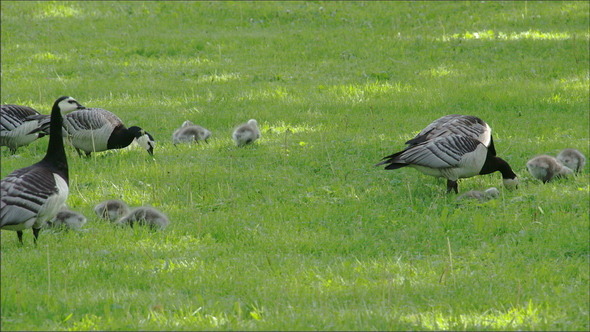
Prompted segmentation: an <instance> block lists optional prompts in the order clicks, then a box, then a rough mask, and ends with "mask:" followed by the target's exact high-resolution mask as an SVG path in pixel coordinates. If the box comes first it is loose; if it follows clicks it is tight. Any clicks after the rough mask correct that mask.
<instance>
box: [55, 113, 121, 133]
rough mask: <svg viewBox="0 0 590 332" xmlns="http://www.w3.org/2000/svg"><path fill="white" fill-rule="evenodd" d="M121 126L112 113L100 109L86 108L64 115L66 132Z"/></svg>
mask: <svg viewBox="0 0 590 332" xmlns="http://www.w3.org/2000/svg"><path fill="white" fill-rule="evenodd" d="M119 124H121V120H120V119H119V118H118V117H117V116H116V115H114V114H113V113H111V112H109V111H107V110H103V109H101V108H86V109H82V110H78V111H74V112H71V113H68V114H66V116H65V118H64V125H65V127H66V129H67V130H68V132H72V131H81V130H94V129H98V128H102V127H104V126H108V125H113V126H112V127H113V128H114V127H116V126H117V125H119Z"/></svg>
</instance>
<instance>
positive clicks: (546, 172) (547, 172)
mask: <svg viewBox="0 0 590 332" xmlns="http://www.w3.org/2000/svg"><path fill="white" fill-rule="evenodd" d="M526 168H527V169H528V171H529V173H531V175H532V176H534V177H535V178H537V179H539V180H541V181H543V183H547V182H549V181H551V180H552V179H554V178H565V177H567V176H569V175H570V174H572V173H573V171H572V169H570V168H569V167H567V166H564V165H563V164H562V163H561V162H560V161H559V160H557V159H556V158H554V157H552V156H548V155H545V154H544V155H540V156H536V157H533V158H531V159H530V160H529V161H527V163H526Z"/></svg>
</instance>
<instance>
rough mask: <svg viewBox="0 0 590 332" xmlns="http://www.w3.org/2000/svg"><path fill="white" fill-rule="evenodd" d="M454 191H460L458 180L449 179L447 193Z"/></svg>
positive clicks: (456, 192)
mask: <svg viewBox="0 0 590 332" xmlns="http://www.w3.org/2000/svg"><path fill="white" fill-rule="evenodd" d="M451 191H454V192H455V194H458V193H459V188H458V186H457V181H453V180H447V193H450V192H451Z"/></svg>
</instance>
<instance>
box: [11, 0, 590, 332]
mask: <svg viewBox="0 0 590 332" xmlns="http://www.w3.org/2000/svg"><path fill="white" fill-rule="evenodd" d="M588 12H589V4H588V3H587V2H436V3H434V2H334V3H333V2H11V1H2V17H1V19H2V30H1V37H2V38H1V46H2V47H1V52H2V53H1V55H2V77H1V83H2V90H1V99H2V100H1V101H2V103H3V104H5V103H13V104H24V105H29V106H32V107H35V108H37V109H38V110H39V111H41V112H42V113H49V109H50V107H51V104H52V102H53V101H54V100H55V99H56V98H57V97H59V96H61V95H70V96H73V97H75V98H76V99H77V100H78V101H80V102H81V103H82V104H84V105H86V106H89V107H102V108H105V109H108V110H111V111H113V112H115V113H116V114H118V115H119V116H120V117H121V118H122V119H123V120H124V121H125V123H126V124H128V125H140V126H141V127H143V128H144V129H146V130H147V131H149V132H150V133H151V134H152V135H154V137H155V138H156V139H157V140H158V145H157V147H156V150H155V155H154V157H153V158H152V157H150V156H149V155H148V154H147V153H146V152H145V151H141V150H140V149H139V148H138V147H131V148H128V149H124V150H117V151H110V152H105V153H98V154H96V155H95V156H93V157H92V158H90V159H81V158H79V157H78V156H77V155H76V153H75V152H74V150H73V149H68V150H67V152H68V157H69V164H70V196H69V198H68V204H69V206H70V207H71V208H73V209H74V210H77V211H80V212H82V213H83V214H85V215H86V216H87V217H88V218H89V222H88V224H87V225H86V227H85V228H86V231H85V232H54V231H49V230H47V231H43V232H42V233H41V235H40V241H39V245H38V246H34V245H33V243H32V235H31V232H30V231H27V232H25V236H24V240H25V245H24V246H20V245H19V244H18V242H17V239H16V235H15V234H14V232H9V231H3V232H1V240H2V252H1V254H2V256H1V257H2V265H1V281H2V283H1V287H2V289H1V290H2V292H1V309H0V310H1V318H2V319H1V329H2V330H3V331H8V330H443V329H446V330H588V329H589V328H590V326H589V323H588V318H589V312H590V304H589V300H588V299H589V298H590V297H589V295H590V294H589V291H588V286H589V258H590V251H589V242H590V241H589V235H588V234H589V233H588V231H589V225H590V223H589V217H588V212H589V211H588V210H589V209H588V199H589V193H590V186H589V176H588V166H587V167H586V169H585V170H584V172H583V173H582V174H580V175H578V176H576V177H574V178H571V179H567V180H561V181H557V182H553V183H549V184H547V185H543V184H542V183H541V182H540V181H536V180H534V179H531V178H530V176H529V175H528V173H527V171H526V168H525V163H526V161H527V160H528V159H529V158H530V157H532V156H534V155H537V154H541V153H549V154H554V155H555V154H556V153H557V152H558V151H559V150H561V149H563V148H566V147H574V148H577V149H579V150H581V151H582V152H583V153H584V154H585V155H586V156H590V147H589V142H590V140H589V137H590V134H589V109H590V105H589V99H588V94H589V92H588V91H589V71H588V64H589V54H588V47H589V39H590V34H589V32H588V24H589V17H588ZM451 113H460V114H461V113H462V114H472V115H477V116H480V117H481V118H483V119H484V120H486V121H487V122H488V123H489V124H490V125H491V126H492V128H493V129H494V140H495V142H496V148H497V150H498V153H499V155H500V156H501V157H503V158H504V159H506V160H507V161H508V162H509V163H510V164H511V165H512V167H513V168H514V170H515V172H516V173H517V174H519V176H520V179H521V185H520V188H519V189H518V190H517V191H512V192H511V191H505V190H504V189H503V188H500V187H501V180H500V175H499V174H492V175H487V176H480V177H475V178H471V179H466V180H462V181H461V182H460V183H459V190H460V191H461V192H465V191H468V190H471V189H483V188H487V187H490V186H496V187H498V188H499V189H500V190H501V197H500V198H499V199H497V200H494V201H490V202H487V203H484V204H477V203H467V204H457V203H456V202H455V199H454V196H453V195H447V194H445V193H444V190H445V187H446V186H445V183H444V181H440V180H437V179H433V178H431V177H427V176H424V175H422V174H420V173H418V172H417V171H415V170H412V169H402V170H398V171H392V172H389V171H384V170H382V169H381V168H375V167H373V165H374V164H375V163H377V162H378V161H379V160H380V158H382V157H383V156H385V155H387V154H390V153H392V152H395V151H398V150H400V149H401V148H403V142H404V141H406V140H407V139H409V138H411V137H412V136H413V135H414V134H415V133H417V132H418V131H419V130H420V129H422V128H423V127H424V126H426V125H427V124H428V123H430V122H431V121H432V120H434V119H436V118H438V117H440V116H442V115H446V114H451ZM250 118H255V119H257V120H258V121H259V123H260V125H261V129H262V135H263V136H262V138H261V139H260V140H259V141H258V142H257V143H256V144H255V145H253V146H249V147H246V148H241V149H240V148H236V147H235V146H234V145H233V143H232V141H231V138H230V134H231V130H232V128H233V127H234V126H235V125H237V124H239V123H242V122H245V121H247V120H248V119H250ZM187 119H188V120H191V121H193V122H195V123H196V124H199V125H202V126H204V127H206V128H208V129H210V130H211V131H212V132H213V137H212V138H211V139H210V144H201V145H194V146H188V145H184V146H177V147H174V146H173V145H172V141H171V135H172V132H173V131H174V129H175V128H177V127H179V126H180V125H181V124H182V122H183V121H184V120H187ZM46 144H47V140H46V139H41V140H38V141H36V142H34V143H33V144H31V145H30V146H28V147H23V148H20V149H19V151H18V153H17V154H16V155H15V156H12V155H11V154H10V153H9V151H8V150H7V149H4V148H3V149H2V151H1V153H2V164H1V165H2V169H1V175H2V177H4V176H6V175H7V174H8V173H10V172H11V171H13V170H14V169H17V168H20V167H24V166H28V165H30V164H32V163H33V162H36V161H37V160H39V159H40V158H41V157H42V156H43V154H44V151H45V148H46ZM108 198H122V199H124V200H125V201H127V202H128V203H129V204H131V205H133V206H139V205H143V204H149V205H152V206H155V207H157V208H159V209H161V210H162V211H164V212H165V213H167V214H168V216H169V217H170V220H171V222H172V223H171V225H170V226H169V228H167V229H166V230H165V231H162V232H150V231H148V230H144V229H137V228H135V229H131V228H129V229H126V228H115V227H112V225H109V224H107V223H103V222H100V221H99V220H98V219H97V218H96V217H95V215H94V213H93V211H92V207H93V206H94V205H95V204H97V203H98V202H100V201H101V200H103V199H108Z"/></svg>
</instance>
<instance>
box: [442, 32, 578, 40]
mask: <svg viewBox="0 0 590 332" xmlns="http://www.w3.org/2000/svg"><path fill="white" fill-rule="evenodd" d="M586 37H588V36H586ZM571 38H572V36H571V35H570V34H569V33H565V32H541V31H537V30H529V31H523V32H510V33H505V32H496V31H494V30H487V31H476V32H465V33H455V34H452V35H443V36H442V37H441V38H437V40H438V41H452V40H474V39H475V40H477V39H479V40H521V39H532V40H566V39H571ZM586 39H587V38H586Z"/></svg>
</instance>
